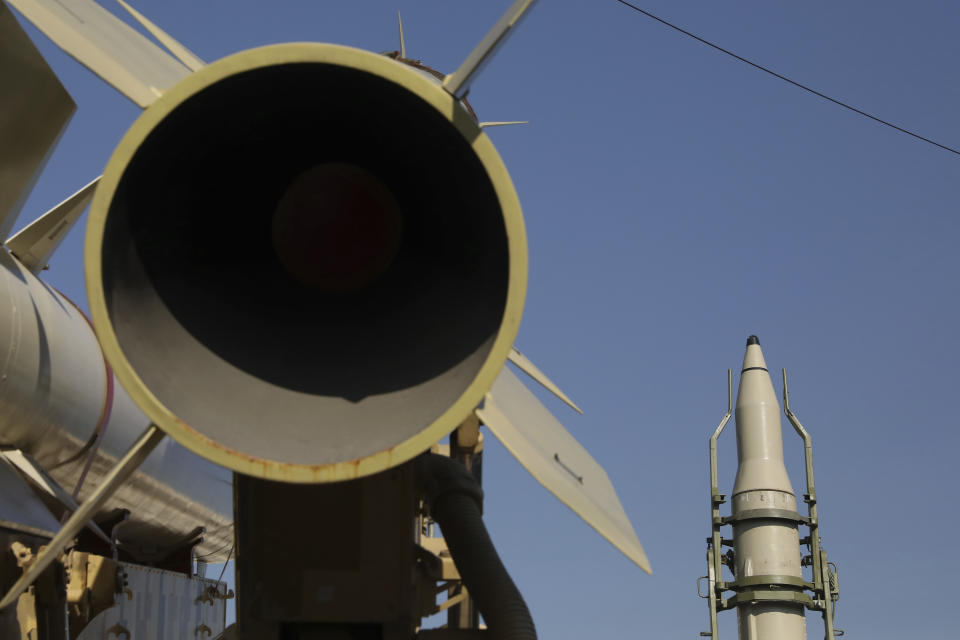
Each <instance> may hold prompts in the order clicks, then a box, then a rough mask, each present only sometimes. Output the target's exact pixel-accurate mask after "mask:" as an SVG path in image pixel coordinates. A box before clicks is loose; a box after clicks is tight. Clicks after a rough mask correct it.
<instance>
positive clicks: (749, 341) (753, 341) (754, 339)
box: [747, 336, 760, 347]
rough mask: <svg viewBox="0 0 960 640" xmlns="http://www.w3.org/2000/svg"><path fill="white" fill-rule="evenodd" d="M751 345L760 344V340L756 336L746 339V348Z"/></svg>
mask: <svg viewBox="0 0 960 640" xmlns="http://www.w3.org/2000/svg"><path fill="white" fill-rule="evenodd" d="M752 344H760V338H758V337H757V336H750V337H749V338H747V346H748V347H749V346H750V345H752Z"/></svg>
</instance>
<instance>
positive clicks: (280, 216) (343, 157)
mask: <svg viewBox="0 0 960 640" xmlns="http://www.w3.org/2000/svg"><path fill="white" fill-rule="evenodd" d="M102 258H103V265H104V268H103V270H104V289H105V293H106V297H107V304H108V309H109V313H110V317H111V321H112V322H113V325H114V328H115V331H116V334H117V337H118V339H119V340H120V344H121V347H122V348H123V350H124V353H125V355H126V356H127V359H128V360H129V361H130V363H131V364H132V366H133V368H134V369H135V370H136V371H137V373H138V375H139V376H140V377H141V379H142V380H143V381H144V383H145V384H146V385H147V386H148V387H149V388H150V390H151V392H152V393H153V394H154V395H155V396H156V397H157V398H158V400H160V401H161V402H162V403H163V404H164V405H166V406H167V407H168V408H170V409H171V411H173V412H174V413H175V414H176V415H177V416H178V417H179V418H180V419H182V420H184V421H185V422H187V423H188V424H189V425H190V426H192V427H193V428H195V429H197V430H198V431H201V432H202V433H204V434H205V435H208V436H209V437H211V438H213V439H214V440H216V441H218V442H220V443H222V444H224V445H225V446H228V447H231V448H234V449H238V450H241V451H245V452H249V453H251V454H253V455H257V456H259V457H267V458H271V459H276V460H289V461H296V462H309V463H321V462H329V461H340V460H345V459H353V458H356V457H359V456H360V455H366V454H369V453H372V452H375V451H380V450H382V449H383V448H386V447H389V446H392V444H396V443H397V442H400V441H403V440H405V439H407V438H408V437H410V436H412V435H413V434H415V433H416V432H417V431H419V430H421V429H422V428H424V427H426V426H427V425H429V424H430V423H431V422H432V421H433V420H434V419H435V418H436V417H437V416H439V415H440V413H442V412H443V411H445V410H446V408H447V407H449V406H450V405H451V404H452V403H453V402H454V401H455V400H456V399H457V398H458V397H459V396H460V395H461V394H462V392H463V391H464V389H465V388H466V387H467V386H468V385H469V384H470V382H471V381H472V380H473V378H474V376H475V374H476V373H477V371H478V370H479V369H480V367H481V366H482V364H483V362H484V361H485V358H486V356H487V354H488V353H489V350H490V348H491V346H492V343H493V339H494V338H495V336H496V334H497V332H498V330H499V327H500V325H501V322H502V316H503V310H504V306H505V304H506V291H507V282H508V275H509V268H510V265H509V260H508V253H507V239H506V231H505V226H504V221H503V214H502V212H501V210H500V207H499V201H498V198H497V195H496V193H495V191H494V189H493V186H492V184H491V182H490V179H489V178H488V176H487V174H486V171H485V169H484V167H483V165H482V163H481V162H480V160H479V159H478V158H477V156H476V154H475V153H474V152H473V149H472V148H471V146H470V144H469V142H468V141H467V140H466V139H465V138H464V137H463V135H462V134H460V132H459V131H458V130H457V129H456V128H455V127H454V126H453V125H452V124H451V123H450V122H449V121H448V120H447V119H446V118H445V117H443V116H442V115H441V114H440V113H438V112H437V111H436V110H435V109H434V108H433V107H432V106H431V105H429V104H428V103H426V102H425V101H423V100H422V99H421V98H419V97H418V96H417V95H415V94H413V93H411V92H410V91H408V90H407V89H405V88H403V87H400V86H399V85H396V84H394V83H391V82H389V81H387V80H385V79H383V78H380V77H378V76H375V75H372V74H369V73H366V72H361V71H357V70H354V69H349V68H345V67H340V66H335V65H326V64H316V63H300V64H288V65H282V66H275V67H267V68H260V69H255V70H251V71H247V72H243V73H240V74H237V75H234V76H232V77H229V78H227V79H225V80H221V81H220V82H218V83H216V84H214V85H212V86H210V87H207V88H206V89H204V90H203V91H201V92H200V93H198V94H195V95H194V96H192V97H191V98H189V99H187V100H186V101H185V102H184V103H183V104H181V105H180V106H178V107H177V108H176V109H175V110H174V111H173V112H172V113H171V114H170V115H169V116H168V117H167V118H166V119H165V120H163V122H161V123H160V124H159V125H158V126H157V127H156V128H155V129H154V130H153V131H152V132H151V133H150V134H149V135H148V137H147V138H146V140H145V141H144V142H143V144H142V145H141V146H140V148H139V150H138V151H137V153H136V154H135V155H134V157H133V159H132V160H131V162H130V164H129V166H128V167H127V169H126V171H125V173H124V174H123V177H122V179H121V181H120V184H119V186H118V188H117V190H116V194H115V197H114V199H113V201H112V204H111V206H110V210H109V214H108V219H107V223H106V228H105V231H104V242H103V255H102ZM251 434H254V435H251Z"/></svg>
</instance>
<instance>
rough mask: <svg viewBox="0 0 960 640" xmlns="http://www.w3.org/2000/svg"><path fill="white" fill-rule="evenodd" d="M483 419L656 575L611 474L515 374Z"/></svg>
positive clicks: (490, 397) (494, 395)
mask: <svg viewBox="0 0 960 640" xmlns="http://www.w3.org/2000/svg"><path fill="white" fill-rule="evenodd" d="M477 415H478V416H479V418H480V420H481V421H482V422H483V423H484V424H485V425H487V427H488V428H489V429H490V431H492V432H493V434H494V435H495V436H496V437H497V439H498V440H500V442H502V443H503V445H504V446H505V447H506V448H507V450H509V451H510V453H511V454H513V456H514V457H515V458H516V459H517V460H518V461H519V462H520V464H522V465H523V466H524V467H525V468H526V469H527V471H529V472H530V474H531V475H532V476H533V477H534V478H536V479H537V481H538V482H540V484H542V485H543V486H544V487H546V488H547V490H548V491H550V493H552V494H553V495H555V496H556V497H557V498H558V499H559V500H560V501H561V502H563V503H564V504H565V505H567V506H568V507H570V509H571V510H572V511H573V512H574V513H576V514H577V515H578V516H580V517H581V518H583V519H584V520H585V521H586V522H587V524H589V525H590V526H591V527H593V528H594V529H595V530H596V531H597V533H599V534H600V535H602V536H603V537H604V538H606V539H607V540H609V541H610V543H611V544H613V546H615V547H616V548H617V549H619V550H620V551H621V552H622V553H623V554H624V555H626V556H627V557H628V558H629V559H630V560H632V561H633V562H635V563H636V564H637V565H638V566H639V567H640V568H641V569H643V570H644V571H646V572H647V573H650V562H649V560H648V559H647V554H646V553H645V552H644V550H643V546H642V545H641V544H640V540H639V539H637V534H636V533H635V532H634V530H633V526H632V525H631V524H630V520H629V519H628V518H627V514H626V513H625V512H624V510H623V506H622V505H621V504H620V499H619V498H618V497H617V493H616V491H615V490H614V488H613V485H612V484H611V483H610V478H609V477H608V476H607V472H606V471H604V469H603V467H601V466H600V465H599V464H598V463H597V461H596V460H594V459H593V457H592V456H591V455H590V454H589V453H588V452H587V450H586V449H584V448H583V446H582V445H581V444H580V443H579V442H577V440H576V439H575V438H574V437H573V436H572V435H570V432H569V431H567V430H566V429H565V428H564V427H563V425H562V424H560V422H558V421H557V419H556V418H554V417H553V415H551V414H550V412H549V411H548V410H547V409H546V407H544V406H543V405H542V404H540V401H539V400H537V398H536V396H534V395H533V394H532V393H531V392H530V391H529V390H528V389H527V388H526V387H525V386H524V385H523V383H522V382H520V380H519V379H518V378H517V377H516V376H515V375H514V374H513V373H512V372H511V371H510V370H509V369H506V368H504V370H503V371H502V372H501V373H500V376H499V377H498V378H497V380H496V381H495V382H494V383H493V387H492V388H491V390H490V392H489V393H488V394H487V396H486V399H485V400H484V403H483V405H482V406H481V407H480V408H479V409H477Z"/></svg>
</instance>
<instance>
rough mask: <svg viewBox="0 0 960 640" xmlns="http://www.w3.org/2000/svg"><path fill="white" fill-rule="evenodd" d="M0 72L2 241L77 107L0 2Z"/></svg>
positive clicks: (5, 6)
mask: <svg viewBox="0 0 960 640" xmlns="http://www.w3.org/2000/svg"><path fill="white" fill-rule="evenodd" d="M0 69H2V70H3V71H2V76H3V81H2V85H0V86H2V88H0V92H2V95H3V98H2V99H0V140H3V158H2V161H0V164H2V166H0V238H5V237H7V235H8V234H9V233H10V230H11V229H12V228H13V225H14V223H15V222H16V220H17V216H18V215H19V213H20V209H21V208H22V207H23V203H24V202H26V200H27V197H28V196H29V195H30V192H31V191H32V190H33V185H34V184H35V183H36V181H37V178H38V177H39V176H40V173H41V172H42V171H43V167H44V166H45V165H46V164H47V159H48V158H49V157H50V154H51V153H52V152H53V149H54V148H55V147H56V146H57V142H58V141H59V140H60V135H61V134H62V133H63V131H64V129H65V128H66V126H67V123H68V122H69V121H70V118H71V116H73V112H74V111H75V110H76V108H77V107H76V105H75V104H74V102H73V99H72V98H71V97H70V95H69V94H68V93H67V90H66V89H64V88H63V85H62V84H61V83H60V80H58V79H57V75H56V74H55V73H54V72H53V69H51V68H50V66H49V65H48V64H47V62H46V61H45V60H44V59H43V56H42V55H40V52H39V51H38V50H37V47H36V45H34V44H33V42H32V41H31V40H30V36H28V35H27V33H26V31H24V30H23V27H21V26H20V23H19V22H17V19H16V17H14V15H13V12H12V11H10V9H9V8H7V5H5V4H4V3H3V2H2V1H0Z"/></svg>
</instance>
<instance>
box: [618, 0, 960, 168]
mask: <svg viewBox="0 0 960 640" xmlns="http://www.w3.org/2000/svg"><path fill="white" fill-rule="evenodd" d="M617 2H619V3H620V4H622V5H624V6H627V7H630V8H631V9H633V10H634V11H638V12H640V13H642V14H643V15H645V16H647V17H648V18H653V19H654V20H656V21H657V22H659V23H661V24H664V25H666V26H668V27H670V28H671V29H674V30H675V31H679V32H680V33H682V34H683V35H685V36H690V37H691V38H693V39H694V40H696V41H697V42H702V43H703V44H705V45H707V46H708V47H713V48H714V49H716V50H717V51H720V52H722V53H725V54H727V55H728V56H730V57H731V58H736V59H737V60H739V61H740V62H745V63H747V64H748V65H750V66H751V67H754V68H755V69H759V70H760V71H763V72H765V73H769V74H770V75H772V76H773V77H775V78H779V79H781V80H783V81H784V82H789V83H790V84H792V85H793V86H795V87H799V88H800V89H803V90H804V91H809V92H810V93H812V94H813V95H815V96H819V97H821V98H823V99H824V100H828V101H830V102H832V103H834V104H836V105H839V106H841V107H843V108H844V109H849V110H850V111H853V112H854V113H858V114H860V115H861V116H863V117H865V118H870V119H871V120H873V121H874V122H879V123H880V124H883V125H886V126H888V127H890V128H891V129H896V130H897V131H900V132H901V133H905V134H907V135H909V136H913V137H914V138H917V139H918V140H923V141H924V142H929V143H930V144H932V145H933V146H935V147H940V148H941V149H943V150H945V151H949V152H950V153H955V154H957V155H958V156H960V151H957V150H956V149H954V148H952V147H948V146H947V145H945V144H940V143H939V142H935V141H933V140H931V139H930V138H924V137H923V136H921V135H919V134H916V133H914V132H913V131H909V130H907V129H904V128H903V127H898V126H897V125H895V124H893V123H891V122H887V121H886V120H882V119H880V118H878V117H876V116H872V115H870V114H869V113H867V112H866V111H861V110H860V109H857V108H856V107H852V106H850V105H849V104H847V103H845V102H840V101H839V100H837V99H835V98H831V97H830V96H828V95H826V94H823V93H820V92H819V91H817V90H816V89H811V88H810V87H808V86H806V85H804V84H800V83H799V82H797V81H795V80H791V79H790V78H788V77H786V76H784V75H781V74H779V73H777V72H776V71H773V70H771V69H768V68H766V67H764V66H763V65H760V64H757V63H756V62H753V61H751V60H747V59H746V58H744V57H743V56H738V55H737V54H735V53H734V52H732V51H729V50H727V49H724V48H723V47H721V46H719V45H716V44H713V43H712V42H710V41H709V40H704V39H703V38H701V37H700V36H698V35H695V34H693V33H690V32H689V31H687V30H686V29H681V28H680V27H678V26H677V25H675V24H671V23H669V22H667V21H666V20H664V19H663V18H659V17H657V16H655V15H653V14H652V13H650V12H649V11H646V10H644V9H641V8H640V7H638V6H636V5H632V4H630V3H629V2H627V1H626V0H617Z"/></svg>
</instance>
